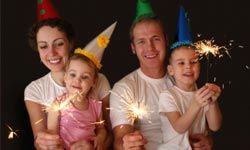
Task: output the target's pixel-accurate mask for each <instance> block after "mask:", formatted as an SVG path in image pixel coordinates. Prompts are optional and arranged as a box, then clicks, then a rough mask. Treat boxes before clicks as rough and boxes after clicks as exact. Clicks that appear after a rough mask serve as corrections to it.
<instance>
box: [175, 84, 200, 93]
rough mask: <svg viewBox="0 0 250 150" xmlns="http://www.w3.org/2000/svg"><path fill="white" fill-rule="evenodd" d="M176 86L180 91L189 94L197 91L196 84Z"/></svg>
mask: <svg viewBox="0 0 250 150" xmlns="http://www.w3.org/2000/svg"><path fill="white" fill-rule="evenodd" d="M176 86H177V87H178V88H180V89H182V90H183V91H187V92H192V91H195V90H196V84H193V85H180V84H178V83H176Z"/></svg>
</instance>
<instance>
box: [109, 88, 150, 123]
mask: <svg viewBox="0 0 250 150" xmlns="http://www.w3.org/2000/svg"><path fill="white" fill-rule="evenodd" d="M110 93H111V94H114V95H115V96H117V97H120V98H121V99H122V100H123V101H122V102H123V103H124V104H125V106H126V107H125V108H121V109H119V110H117V111H124V112H125V113H126V114H127V118H128V119H129V121H131V122H132V123H133V124H134V122H135V121H137V122H138V123H139V121H140V119H143V118H149V113H150V112H151V111H149V109H148V107H147V106H145V105H144V104H142V103H141V102H140V101H136V102H133V101H132V100H129V99H126V98H124V97H123V96H121V95H118V94H116V93H115V92H113V91H110ZM149 122H150V121H149Z"/></svg>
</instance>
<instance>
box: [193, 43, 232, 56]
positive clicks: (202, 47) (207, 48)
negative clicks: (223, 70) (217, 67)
mask: <svg viewBox="0 0 250 150" xmlns="http://www.w3.org/2000/svg"><path fill="white" fill-rule="evenodd" d="M194 46H195V47H196V49H197V50H196V51H197V52H198V54H199V56H200V57H201V58H202V57H203V56H207V57H208V56H209V54H212V55H213V56H214V57H219V58H221V57H222V56H223V54H224V53H226V54H227V55H228V56H229V57H231V56H230V55H229V52H228V48H226V47H225V46H218V45H216V44H214V40H201V41H198V42H196V43H194Z"/></svg>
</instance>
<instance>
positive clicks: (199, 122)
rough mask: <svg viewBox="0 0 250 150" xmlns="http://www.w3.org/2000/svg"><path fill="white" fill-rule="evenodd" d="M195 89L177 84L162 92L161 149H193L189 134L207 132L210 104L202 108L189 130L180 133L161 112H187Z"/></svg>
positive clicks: (160, 102) (160, 103) (160, 107)
mask: <svg viewBox="0 0 250 150" xmlns="http://www.w3.org/2000/svg"><path fill="white" fill-rule="evenodd" d="M194 95H195V91H193V92H187V91H183V90H181V89H179V88H178V87H176V86H173V87H171V88H169V89H168V90H165V91H163V92H161V94H160V100H159V113H160V116H161V121H162V127H161V128H162V132H163V142H164V144H162V145H161V146H160V147H159V149H162V150H164V149H171V150H172V149H173V150H192V149H191V146H190V144H189V134H196V133H202V134H207V133H206V132H207V128H206V116H205V113H206V111H207V110H208V106H206V107H205V108H203V109H201V110H200V112H199V114H198V115H197V117H196V120H195V121H194V122H193V124H192V126H191V128H190V129H189V131H187V132H185V133H183V134H179V133H178V132H176V131H175V130H174V128H173V127H172V125H171V123H170V122H169V120H168V119H167V117H166V116H165V115H163V114H161V112H174V111H178V112H179V113H180V114H181V115H183V114H184V113H185V112H187V110H188V108H189V107H190V105H191V102H192V100H194Z"/></svg>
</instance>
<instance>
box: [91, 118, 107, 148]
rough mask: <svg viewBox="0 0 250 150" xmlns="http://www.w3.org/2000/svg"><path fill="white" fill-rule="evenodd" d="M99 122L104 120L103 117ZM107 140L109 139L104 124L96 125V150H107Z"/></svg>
mask: <svg viewBox="0 0 250 150" xmlns="http://www.w3.org/2000/svg"><path fill="white" fill-rule="evenodd" d="M101 116H102V115H101ZM99 120H102V117H100V119H99ZM106 138H107V131H106V129H105V126H104V124H97V125H96V137H95V140H94V148H95V149H96V150H102V149H105V148H104V143H105V139H106Z"/></svg>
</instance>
